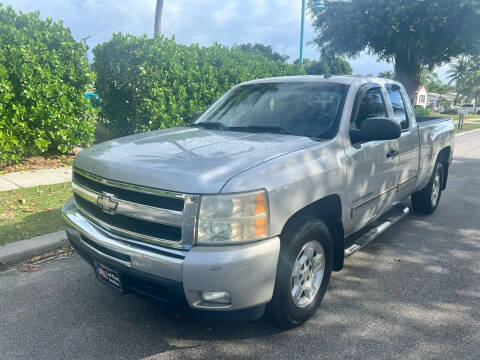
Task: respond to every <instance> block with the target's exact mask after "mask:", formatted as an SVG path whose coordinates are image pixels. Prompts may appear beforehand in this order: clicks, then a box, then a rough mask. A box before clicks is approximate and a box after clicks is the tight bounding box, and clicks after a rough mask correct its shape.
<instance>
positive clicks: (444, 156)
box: [437, 146, 452, 190]
mask: <svg viewBox="0 0 480 360" xmlns="http://www.w3.org/2000/svg"><path fill="white" fill-rule="evenodd" d="M451 156H452V148H451V147H450V146H446V147H444V148H443V149H442V150H440V152H439V153H438V156H437V161H438V162H441V164H442V165H443V170H444V171H443V179H442V190H445V188H446V187H447V179H448V168H449V167H450V162H451V161H450V160H451Z"/></svg>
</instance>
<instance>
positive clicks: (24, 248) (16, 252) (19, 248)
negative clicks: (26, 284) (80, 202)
mask: <svg viewBox="0 0 480 360" xmlns="http://www.w3.org/2000/svg"><path fill="white" fill-rule="evenodd" d="M67 244H68V239H67V234H66V233H65V230H60V231H57V232H54V233H50V234H46V235H41V236H37V237H34V238H31V239H28V240H21V241H17V242H14V243H11V244H6V245H4V246H0V267H4V266H5V265H11V264H15V263H19V262H22V261H24V260H28V259H30V258H32V257H34V256H37V255H41V254H43V253H46V252H49V251H52V250H57V249H59V248H61V247H62V246H64V245H67Z"/></svg>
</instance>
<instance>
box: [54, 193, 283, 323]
mask: <svg viewBox="0 0 480 360" xmlns="http://www.w3.org/2000/svg"><path fill="white" fill-rule="evenodd" d="M62 213H63V218H64V220H65V224H66V231H67V235H68V238H69V240H70V242H71V243H72V245H73V246H74V247H75V248H76V249H77V250H78V252H79V254H80V255H82V256H83V257H84V258H85V259H86V260H87V261H88V262H90V263H92V264H93V262H95V261H96V262H100V263H103V264H105V265H107V266H109V267H111V268H112V269H114V270H116V271H117V272H119V273H120V275H121V276H122V279H123V280H124V281H125V284H124V287H125V288H126V290H127V291H132V292H135V293H138V294H141V295H145V296H148V297H150V298H154V299H156V300H160V301H162V302H165V303H168V304H171V305H175V306H178V307H181V308H185V309H188V310H196V311H199V312H202V313H203V312H215V313H216V314H218V315H221V314H222V313H223V314H224V315H227V313H238V312H239V311H240V317H241V318H252V317H253V318H254V317H259V316H261V315H262V313H263V309H264V305H265V304H266V303H268V302H269V301H270V300H271V298H272V294H273V288H274V284H275V275H276V268H277V260H278V254H279V250H280V240H279V238H278V237H274V238H270V239H266V240H262V241H258V242H254V243H250V244H243V245H229V246H194V247H193V248H191V249H190V250H188V251H180V250H173V249H167V248H161V247H151V246H150V247H149V246H145V244H142V243H138V242H136V241H133V240H131V239H126V238H122V237H120V236H118V235H116V234H111V233H109V232H106V231H105V230H104V229H101V228H99V227H98V226H97V225H95V224H93V223H92V222H90V221H89V220H87V219H86V218H85V217H84V216H83V215H82V214H81V213H80V212H79V211H78V210H77V208H76V207H75V204H74V201H73V200H72V199H70V200H69V201H68V202H67V203H66V204H65V206H64V208H63V211H62ZM200 291H228V292H229V293H230V295H231V304H229V305H220V304H213V303H205V302H202V301H200V300H199V296H198V294H199V292H200ZM249 314H250V315H249ZM220 317H221V316H220Z"/></svg>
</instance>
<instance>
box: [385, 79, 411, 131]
mask: <svg viewBox="0 0 480 360" xmlns="http://www.w3.org/2000/svg"><path fill="white" fill-rule="evenodd" d="M385 89H386V90H387V93H388V98H389V99H390V103H391V104H392V109H393V118H394V119H395V120H397V121H398V122H399V123H400V126H401V128H402V131H403V130H408V128H409V127H410V124H409V121H408V115H407V108H406V106H405V101H404V100H403V96H402V91H401V88H400V86H398V85H395V84H386V85H385Z"/></svg>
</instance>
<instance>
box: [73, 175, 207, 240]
mask: <svg viewBox="0 0 480 360" xmlns="http://www.w3.org/2000/svg"><path fill="white" fill-rule="evenodd" d="M72 188H73V192H74V197H75V205H76V206H77V208H78V209H79V210H80V211H81V212H82V213H83V214H84V215H85V216H86V217H87V218H88V219H89V220H90V221H91V222H93V223H95V224H96V225H97V226H99V227H100V228H103V229H105V230H107V231H109V232H114V233H118V234H119V235H122V236H123V237H124V238H125V237H127V238H131V239H132V240H135V241H141V242H145V243H149V244H154V245H160V246H167V247H172V248H178V249H188V248H190V247H191V246H192V245H193V241H194V228H195V217H196V213H197V205H198V195H188V194H181V193H174V192H168V191H163V190H158V189H152V188H147V187H141V186H136V185H131V184H126V183H121V182H117V181H112V180H108V179H104V178H101V177H98V176H95V175H92V174H90V173H87V172H85V171H82V170H79V169H73V181H72Z"/></svg>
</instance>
